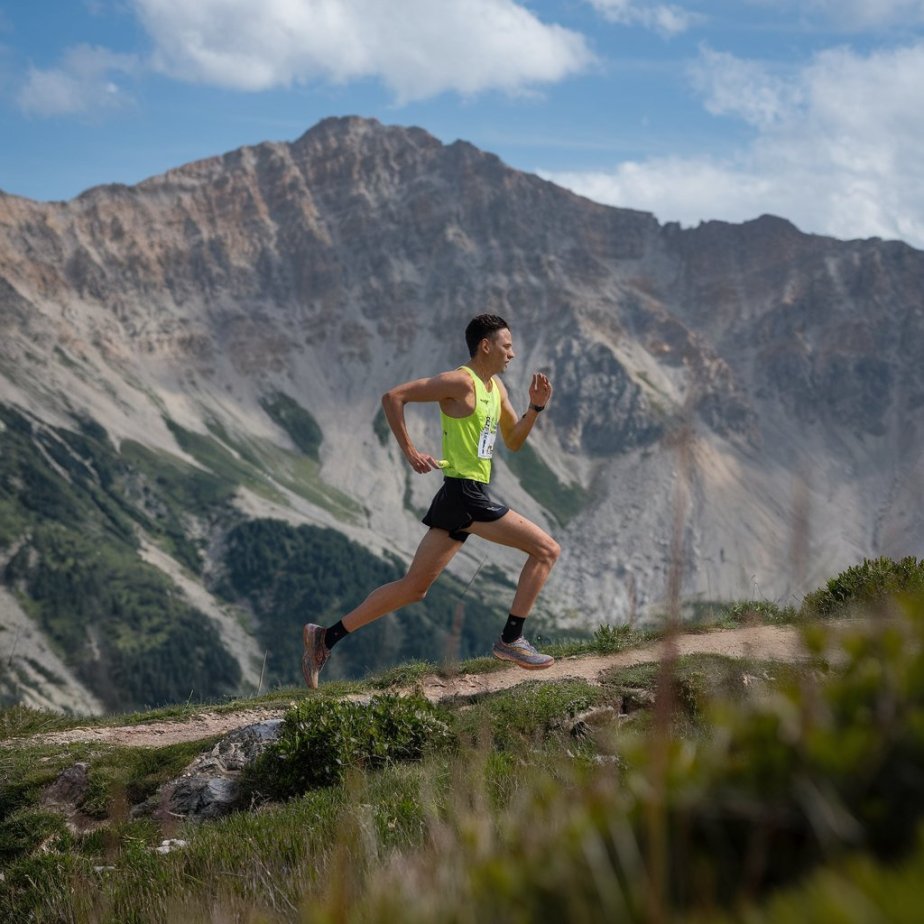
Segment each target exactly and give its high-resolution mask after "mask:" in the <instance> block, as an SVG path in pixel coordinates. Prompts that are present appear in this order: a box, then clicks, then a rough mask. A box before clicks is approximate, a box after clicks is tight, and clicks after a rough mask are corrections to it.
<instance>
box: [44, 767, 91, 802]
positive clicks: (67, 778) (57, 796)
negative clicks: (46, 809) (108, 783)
mask: <svg viewBox="0 0 924 924" xmlns="http://www.w3.org/2000/svg"><path fill="white" fill-rule="evenodd" d="M88 769H89V765H88V764H85V763H83V762H80V763H76V764H74V766H73V767H68V768H67V770H64V771H62V772H61V774H60V776H59V777H58V778H57V779H56V780H55V781H54V782H53V783H51V784H50V785H49V786H48V788H47V789H46V790H45V793H44V796H43V797H42V803H43V804H44V805H46V806H69V807H73V808H75V809H76V808H79V807H80V806H81V805H82V804H83V801H84V799H86V797H87V790H88V789H89V788H90V781H89V778H88V776H87V770H88Z"/></svg>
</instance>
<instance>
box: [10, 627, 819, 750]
mask: <svg viewBox="0 0 924 924" xmlns="http://www.w3.org/2000/svg"><path fill="white" fill-rule="evenodd" d="M674 645H675V650H676V653H677V655H687V654H718V655H725V656H726V657H731V658H746V657H750V658H760V659H761V660H767V661H795V660H798V659H799V658H802V657H804V656H805V651H804V649H803V647H802V642H801V636H800V634H799V631H798V629H795V628H793V627H791V626H754V627H749V628H743V629H721V630H713V631H710V632H702V633H696V634H688V635H678V636H676V637H675V639H674ZM665 653H666V648H665V643H664V642H657V643H655V644H653V645H648V646H646V647H644V648H633V649H631V650H628V651H622V652H619V653H618V654H612V655H589V656H574V657H570V658H563V659H561V660H559V661H557V662H556V663H555V664H553V665H552V667H550V668H547V669H545V670H542V671H524V670H522V669H520V668H518V667H515V666H511V667H509V668H508V669H506V670H501V671H491V672H490V673H487V674H459V675H458V676H455V677H440V676H437V675H435V674H433V675H430V676H427V677H424V678H423V679H422V680H421V681H420V682H419V683H418V684H415V685H414V687H413V689H420V690H422V692H423V694H424V695H425V696H426V697H427V699H429V700H431V701H433V702H442V701H445V700H451V699H455V698H457V697H467V696H477V695H479V694H483V693H495V692H497V691H499V690H507V689H510V688H511V687H514V686H517V685H518V684H521V683H526V682H528V681H531V680H543V681H556V680H567V679H578V680H585V681H588V682H590V683H599V682H600V678H601V675H602V674H604V673H605V672H607V671H610V670H612V669H613V668H618V667H630V666H632V665H634V664H647V663H650V662H652V661H657V660H659V659H660V658H661V657H663V656H664V654H665ZM408 689H411V688H408ZM401 690H402V688H396V689H395V691H394V692H401ZM287 708H288V707H277V708H272V707H266V708H262V707H261V708H254V709H245V710H241V711H239V712H233V713H215V712H202V713H198V714H196V715H193V716H190V717H188V718H183V719H174V720H170V721H162V722H147V723H144V724H139V725H121V726H109V727H102V726H101V727H92V728H72V729H69V730H68V731H62V732H52V733H49V734H46V735H36V736H34V737H33V738H31V739H29V740H30V741H31V742H33V743H38V742H41V743H46V744H69V743H72V742H77V741H88V742H100V743H101V744H119V745H123V746H127V747H164V746H166V745H168V744H178V743H180V742H183V741H199V740H202V739H204V738H212V737H215V736H218V735H224V734H227V733H229V732H231V731H234V729H236V728H243V727H244V726H245V725H252V724H254V723H255V722H264V721H266V720H268V719H278V718H281V717H282V716H283V715H284V714H285V712H286V711H287ZM9 743H12V742H9Z"/></svg>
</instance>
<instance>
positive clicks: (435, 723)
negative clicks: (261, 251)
mask: <svg viewBox="0 0 924 924" xmlns="http://www.w3.org/2000/svg"><path fill="white" fill-rule="evenodd" d="M922 567H924V564H922V563H918V562H914V561H913V560H910V561H909V560H906V561H905V562H904V563H902V562H893V563H891V565H889V564H886V563H885V561H884V560H877V561H875V562H866V563H864V565H863V566H859V570H858V571H853V572H850V573H848V572H845V574H844V575H841V576H839V577H838V578H836V579H833V580H832V582H829V584H828V585H827V586H826V588H823V589H822V590H821V591H820V594H821V595H822V596H821V597H819V598H817V599H819V600H829V602H830V601H833V603H832V607H831V608H827V609H825V610H824V611H825V612H826V614H827V615H831V614H832V613H833V612H834V610H835V609H837V607H841V608H843V611H844V612H847V611H849V612H850V615H851V616H852V617H853V618H850V619H845V620H830V619H825V620H806V621H805V622H804V625H803V626H802V628H801V630H800V631H801V632H802V633H803V636H804V639H805V646H806V653H805V657H804V658H803V659H802V660H800V661H798V662H797V663H794V664H780V663H775V662H770V661H764V660H761V658H760V653H759V652H755V653H754V655H753V657H752V658H750V659H745V660H735V659H728V658H721V657H717V656H690V657H686V658H680V659H678V660H665V661H662V662H661V663H660V664H646V665H638V666H635V667H630V668H622V669H613V670H611V671H610V672H609V673H608V674H607V675H606V676H605V677H603V678H602V682H601V683H600V684H588V683H583V682H578V681H564V682H560V683H544V682H542V681H539V680H536V681H531V680H528V682H526V683H524V684H522V685H520V686H519V687H516V688H514V689H512V690H509V691H506V692H504V693H499V694H495V695H492V696H483V697H479V698H469V699H466V700H465V701H464V702H454V703H451V704H445V705H441V706H435V705H432V704H430V703H427V702H426V701H425V700H422V699H420V698H415V697H411V698H409V699H407V698H404V699H401V698H397V697H393V696H389V695H387V694H386V695H382V694H380V693H377V692H376V687H375V685H374V684H370V685H369V687H368V688H367V689H368V692H369V694H370V695H371V696H372V699H371V701H370V702H368V704H367V705H365V706H364V705H362V704H359V703H355V702H353V703H345V702H343V701H342V700H340V699H338V698H337V695H338V690H337V688H336V685H330V686H329V687H328V689H327V690H325V688H324V687H322V689H321V690H319V691H316V692H315V693H312V694H309V693H305V692H302V691H300V692H299V693H298V694H293V695H294V697H295V698H296V699H298V701H299V702H298V703H297V704H296V707H295V709H294V710H293V711H292V713H290V716H289V717H288V719H287V720H286V723H285V726H284V733H283V736H282V737H281V739H280V741H279V742H278V744H277V745H276V746H275V748H274V749H273V750H271V751H270V752H268V754H267V755H265V758H264V759H262V760H261V761H259V762H258V763H257V764H256V765H254V766H253V767H252V768H251V771H250V773H249V775H248V780H247V785H248V791H249V793H250V797H251V801H250V808H249V810H247V811H242V812H238V813H237V814H234V815H232V816H230V817H228V818H226V819H224V820H221V821H217V822H210V823H204V824H202V825H200V826H198V827H193V826H191V825H179V824H178V822H176V821H173V822H169V821H167V822H164V821H160V822H155V821H154V820H153V818H152V817H149V816H148V817H133V816H132V813H131V812H130V811H129V808H128V807H129V806H130V805H131V804H135V802H136V800H139V799H141V798H148V797H149V796H150V794H151V793H152V792H154V791H156V787H157V786H158V785H159V784H160V783H161V782H163V781H164V780H165V779H167V778H169V777H170V776H171V775H176V774H177V773H178V772H179V770H180V769H181V768H182V766H183V765H184V763H185V762H186V761H188V760H189V759H190V757H191V755H192V753H193V746H190V745H183V746H174V747H173V748H161V749H150V750H145V751H143V752H138V751H132V752H129V751H126V750H124V749H118V748H102V747H101V746H100V745H92V746H91V745H88V744H72V745H69V746H67V747H66V748H60V747H59V748H57V749H53V748H50V747H47V746H45V747H42V746H41V745H39V744H35V743H33V744H27V743H23V744H20V745H17V746H15V747H10V748H8V749H7V750H6V751H5V752H4V753H3V754H2V756H0V871H2V880H0V919H2V920H5V921H6V920H9V921H14V922H15V921H62V920H67V921H118V922H133V921H137V922H142V921H144V922H148V921H174V920H176V921H193V922H197V921H201V922H211V921H241V922H244V921H246V922H256V921H306V922H307V921H319V922H320V921H324V922H328V921H357V922H358V921H373V922H377V921H382V922H386V921H388V922H389V924H391V922H394V921H402V922H403V921H411V922H414V921H420V922H425V921H426V922H429V921H434V920H440V921H450V922H460V924H462V922H466V924H467V922H479V924H481V922H486V921H488V922H490V921H505V922H506V921H544V920H563V921H598V920H612V921H621V920H624V921H645V922H649V921H651V922H658V921H689V922H699V921H714V920H728V921H749V922H750V921H753V922H779V924H783V922H785V924H790V922H792V921H807V922H828V921H843V922H867V921H899V922H902V921H907V922H912V921H915V922H916V921H919V920H920V914H921V912H920V909H921V908H922V907H924V876H922V873H924V840H922V835H924V829H922V826H921V825H922V821H924V647H922V642H924V597H922V596H921V595H920V594H916V593H898V594H895V593H893V590H894V588H893V585H892V584H891V583H890V580H891V579H889V580H886V581H884V582H883V581H879V582H878V583H876V581H873V584H871V583H870V581H868V580H866V579H865V578H870V577H871V576H875V575H877V574H878V575H882V574H885V573H889V574H893V575H894V574H896V573H899V574H900V573H902V572H904V573H905V574H906V575H908V574H910V575H912V576H913V575H917V574H919V573H920V570H921V568H922ZM877 580H878V579H877ZM911 582H912V583H913V579H912V581H911ZM906 584H907V582H906ZM873 585H875V586H873ZM844 588H848V590H847V592H842V591H844ZM850 588H852V589H850ZM877 588H878V589H877ZM825 595H828V596H825ZM607 640H608V641H610V642H611V643H613V644H614V645H617V647H618V643H619V640H618V638H616V637H615V634H614V632H613V631H611V632H610V633H609V637H608V639H604V641H607ZM21 712H22V710H20V713H21ZM4 721H5V722H6V723H7V725H8V726H10V727H12V726H14V725H17V724H18V725H20V726H27V725H28V721H29V717H28V716H27V715H23V714H18V715H16V716H13V715H9V714H7V715H6V717H5V719H4ZM206 744H208V743H201V742H200V743H199V745H198V747H199V749H200V750H201V749H204V747H205V745H206ZM77 760H85V761H87V762H88V763H89V765H90V782H91V790H90V791H91V795H92V798H89V804H88V805H87V806H84V807H82V808H81V810H80V811H81V813H82V814H81V818H80V824H81V825H83V832H82V833H81V831H80V830H76V829H75V828H74V827H70V828H69V827H68V825H67V823H66V821H65V819H64V818H63V817H62V816H61V815H60V814H58V813H55V812H53V811H51V810H50V809H49V808H48V807H47V806H43V805H42V801H41V794H42V792H43V791H44V788H45V787H46V786H47V784H48V783H50V782H51V781H52V780H54V779H55V778H56V777H57V775H58V774H59V773H60V771H61V770H62V769H65V768H66V767H68V766H71V765H73V763H74V762H75V761H77ZM72 821H74V819H73V818H72ZM94 821H95V823H96V826H94V824H93V823H92V822H94ZM78 827H79V825H78ZM167 837H179V838H182V839H183V840H184V841H186V844H185V846H184V847H181V848H180V849H178V850H175V851H174V852H171V853H169V854H167V855H161V854H158V853H156V852H155V851H154V849H153V848H154V847H155V846H156V845H157V844H158V843H160V841H161V839H163V838H167Z"/></svg>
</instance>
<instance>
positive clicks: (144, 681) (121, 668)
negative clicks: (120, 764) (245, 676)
mask: <svg viewBox="0 0 924 924" xmlns="http://www.w3.org/2000/svg"><path fill="white" fill-rule="evenodd" d="M5 578H6V580H7V581H8V582H9V583H10V584H12V585H13V586H14V587H16V588H18V589H19V590H20V592H21V593H24V594H25V595H27V597H28V599H29V600H30V601H31V603H32V606H31V609H32V610H33V611H34V613H35V615H36V618H37V621H38V622H39V624H40V625H41V626H42V628H43V629H44V631H45V632H46V633H47V635H48V636H49V638H50V639H51V640H52V642H53V643H54V644H55V646H56V648H57V649H58V651H59V652H60V653H61V654H62V656H63V657H65V659H66V661H67V663H68V664H69V665H70V666H71V667H72V668H73V669H74V670H75V672H76V674H77V676H78V677H80V679H81V680H82V681H83V682H84V683H85V684H86V685H87V686H88V687H89V688H90V689H91V690H93V692H94V693H96V694H97V695H98V696H99V697H100V698H101V699H102V700H103V702H105V703H106V704H107V705H108V706H109V707H110V708H117V707H120V706H121V707H124V706H125V705H137V706H141V705H145V704H147V705H155V704H159V703H163V702H175V701H177V700H183V699H187V698H189V697H190V696H191V695H197V696H200V697H201V696H214V695H216V694H217V695H221V694H222V693H226V692H231V691H232V690H234V689H235V688H236V686H237V683H238V681H239V680H240V668H239V666H238V664H237V661H235V660H234V658H232V657H231V655H230V654H228V652H227V651H226V650H225V648H224V647H223V646H222V644H221V640H220V638H219V636H218V632H217V630H216V629H215V627H214V626H213V625H212V623H211V622H210V621H209V620H208V619H206V618H205V617H204V616H203V615H202V614H201V613H200V612H198V611H197V610H195V609H193V608H192V607H191V606H189V605H188V604H186V603H185V602H183V601H182V599H181V598H180V597H179V596H178V595H177V594H176V592H175V589H174V588H173V586H172V584H171V583H170V581H169V580H168V578H167V577H166V576H165V575H163V574H162V573H161V572H160V571H158V570H157V569H156V568H154V567H153V566H152V565H148V564H146V563H144V562H143V561H141V560H139V559H138V557H137V556H136V554H135V553H134V550H133V549H131V548H127V547H125V546H123V545H119V544H116V543H113V542H106V541H101V537H94V536H92V535H87V534H86V532H85V533H78V532H75V531H74V530H71V529H67V528H66V527H63V526H58V525H54V524H43V525H39V526H35V527H34V528H33V529H32V532H31V535H30V538H29V540H28V542H26V543H24V544H23V546H22V547H21V548H20V549H19V550H18V551H17V553H16V554H15V555H14V556H13V557H12V559H11V560H10V562H9V564H8V565H7V568H6V574H5Z"/></svg>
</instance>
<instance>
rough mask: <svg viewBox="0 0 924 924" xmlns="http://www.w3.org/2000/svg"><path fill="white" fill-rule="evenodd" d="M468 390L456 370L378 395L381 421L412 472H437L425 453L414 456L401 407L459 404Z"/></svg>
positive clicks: (468, 380) (465, 380)
mask: <svg viewBox="0 0 924 924" xmlns="http://www.w3.org/2000/svg"><path fill="white" fill-rule="evenodd" d="M472 388H473V386H472V380H471V378H469V376H468V375H467V374H466V373H464V372H460V371H459V370H457V369H456V370H453V371H452V372H443V373H442V374H440V375H435V376H433V377H432V378H429V379H415V380H414V381H413V382H404V383H403V384H401V385H396V386H395V387H394V388H392V389H391V390H389V391H387V392H385V394H384V395H382V410H383V411H384V412H385V419H386V420H387V421H388V425H389V426H390V427H391V432H392V433H394V435H395V439H396V440H397V441H398V446H399V447H400V448H401V451H402V452H403V453H404V456H405V458H406V459H407V461H408V462H409V463H410V466H411V468H413V469H414V471H415V472H418V473H419V474H424V473H425V472H430V471H433V470H435V469H439V463H438V462H437V460H436V459H434V458H433V456H431V455H429V454H428V453H422V452H418V450H417V448H416V447H415V446H414V444H413V442H412V441H411V437H410V435H409V434H408V432H407V424H406V423H405V420H404V406H405V405H406V404H408V403H410V402H411V401H440V402H442V401H449V402H453V401H458V402H460V404H461V403H464V402H465V400H466V399H467V398H468V396H469V393H470V392H471V391H472Z"/></svg>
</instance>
